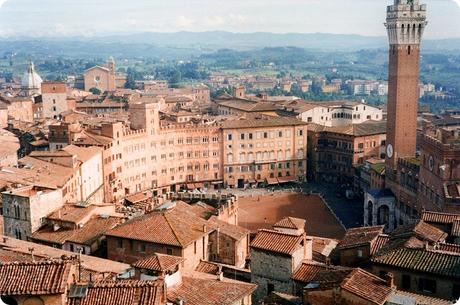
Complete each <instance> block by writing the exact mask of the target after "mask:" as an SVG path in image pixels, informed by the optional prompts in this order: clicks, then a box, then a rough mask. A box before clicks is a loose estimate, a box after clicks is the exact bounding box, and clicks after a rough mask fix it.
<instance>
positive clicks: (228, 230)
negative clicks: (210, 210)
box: [208, 216, 251, 241]
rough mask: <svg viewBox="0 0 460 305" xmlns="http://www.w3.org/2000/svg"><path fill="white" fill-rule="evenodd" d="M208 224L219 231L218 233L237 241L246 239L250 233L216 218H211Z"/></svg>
mask: <svg viewBox="0 0 460 305" xmlns="http://www.w3.org/2000/svg"><path fill="white" fill-rule="evenodd" d="M208 222H209V226H210V227H212V228H214V229H219V230H220V233H222V234H225V235H227V236H229V237H231V238H232V239H234V240H237V241H239V240H241V239H243V238H245V237H247V236H248V235H249V233H251V231H250V230H248V229H245V228H243V227H240V226H237V225H232V224H229V223H228V222H225V221H222V220H219V219H217V217H216V216H213V217H211V218H210V219H209V221H208Z"/></svg>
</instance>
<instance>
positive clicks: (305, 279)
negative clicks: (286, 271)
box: [291, 260, 351, 283]
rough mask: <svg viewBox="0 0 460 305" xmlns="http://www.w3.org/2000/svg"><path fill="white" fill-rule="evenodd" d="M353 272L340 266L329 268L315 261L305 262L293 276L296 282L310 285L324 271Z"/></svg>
mask: <svg viewBox="0 0 460 305" xmlns="http://www.w3.org/2000/svg"><path fill="white" fill-rule="evenodd" d="M336 270H343V271H351V269H350V268H346V267H340V266H328V265H326V264H322V263H318V262H315V261H309V260H304V261H303V262H302V263H301V264H300V266H299V267H298V268H297V270H295V271H294V273H293V274H292V277H291V278H292V279H293V280H294V281H298V282H302V283H309V282H311V281H313V280H314V279H315V277H316V276H317V275H318V274H319V273H320V272H322V271H336Z"/></svg>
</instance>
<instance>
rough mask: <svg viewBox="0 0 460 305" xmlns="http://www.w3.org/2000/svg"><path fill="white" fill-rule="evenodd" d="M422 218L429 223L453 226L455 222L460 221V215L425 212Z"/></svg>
mask: <svg viewBox="0 0 460 305" xmlns="http://www.w3.org/2000/svg"><path fill="white" fill-rule="evenodd" d="M421 218H422V220H423V221H425V222H428V223H430V222H432V223H440V224H451V223H453V222H454V221H455V220H457V219H460V214H454V213H441V212H433V211H423V212H422V217H421Z"/></svg>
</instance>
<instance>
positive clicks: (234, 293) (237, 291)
mask: <svg viewBox="0 0 460 305" xmlns="http://www.w3.org/2000/svg"><path fill="white" fill-rule="evenodd" d="M256 287H257V286H256V285H254V284H248V283H243V282H239V281H231V280H227V279H225V280H224V281H219V280H217V279H206V278H195V277H188V276H183V278H182V283H181V284H180V285H178V286H175V287H172V288H168V300H169V301H171V302H173V301H176V300H178V299H180V300H184V301H185V303H186V304H187V305H216V304H219V305H232V304H235V303H236V302H238V301H241V300H242V299H243V298H244V297H246V296H249V295H250V294H251V293H252V292H253V291H254V290H255V289H256ZM83 305H84V304H83Z"/></svg>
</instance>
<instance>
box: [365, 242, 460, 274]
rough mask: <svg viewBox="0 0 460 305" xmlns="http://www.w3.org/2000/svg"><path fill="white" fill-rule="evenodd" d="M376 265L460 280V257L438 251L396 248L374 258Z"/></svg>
mask: <svg viewBox="0 0 460 305" xmlns="http://www.w3.org/2000/svg"><path fill="white" fill-rule="evenodd" d="M371 261H372V262H373V263H374V264H381V265H387V266H392V267H396V268H404V269H407V270H413V271H416V272H423V273H431V274H436V275H440V276H447V277H453V278H457V279H460V255H458V254H457V253H448V252H441V251H437V250H425V249H410V248H396V249H394V250H391V251H386V252H383V253H382V254H380V255H377V256H374V257H373V258H372V259H371Z"/></svg>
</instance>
